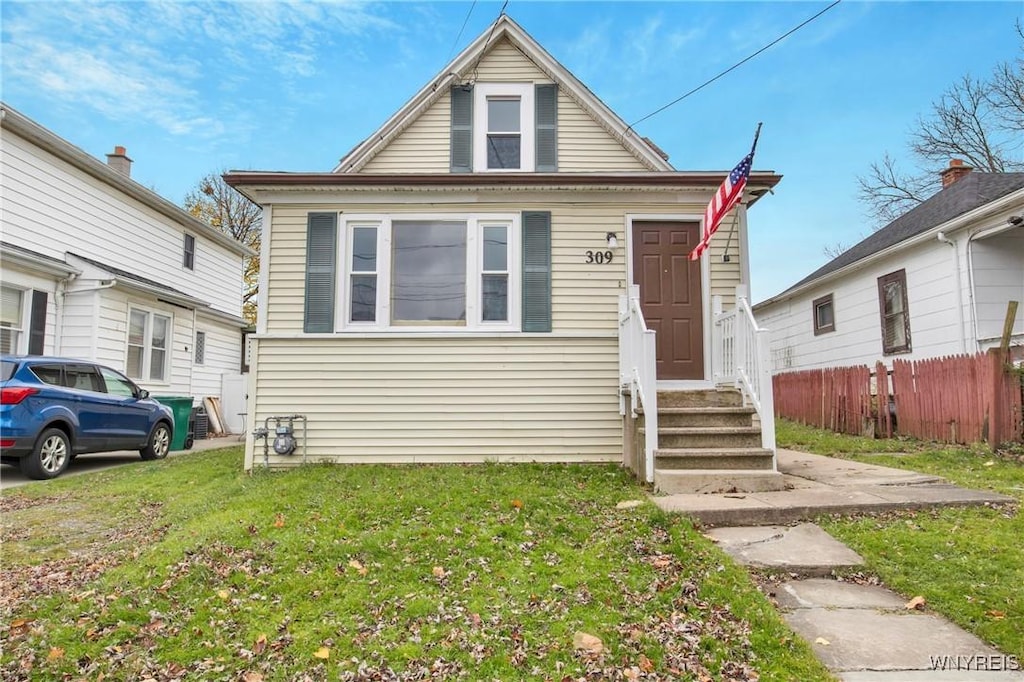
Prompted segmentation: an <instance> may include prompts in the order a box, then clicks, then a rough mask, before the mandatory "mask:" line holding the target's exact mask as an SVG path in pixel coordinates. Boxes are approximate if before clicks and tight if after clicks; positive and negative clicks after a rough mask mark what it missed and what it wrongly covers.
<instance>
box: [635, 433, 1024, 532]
mask: <svg viewBox="0 0 1024 682" xmlns="http://www.w3.org/2000/svg"><path fill="white" fill-rule="evenodd" d="M778 466H779V470H780V471H782V472H784V475H785V480H786V482H787V490H780V491H772V492H763V493H727V494H699V493H684V494H676V495H664V496H653V497H652V498H651V499H652V501H653V502H654V504H656V505H657V506H658V507H660V508H661V509H663V510H665V511H669V512H677V513H681V514H686V515H689V516H692V517H694V518H695V519H696V520H698V521H700V522H701V523H702V524H704V525H706V526H756V525H778V524H787V523H794V522H797V521H813V520H814V519H815V518H817V517H818V516H821V515H825V514H858V513H879V512H890V511H899V510H918V509H928V508H932V507H951V506H979V505H985V504H1010V503H1013V502H1015V500H1014V498H1012V497H1007V496H1004V495H998V494H996V493H992V492H988V491H979V490H968V489H966V488H961V487H959V486H955V485H952V484H950V483H948V482H946V481H945V480H943V479H941V478H938V477H935V476H927V475H923V474H918V473H916V472H913V471H903V470H900V469H892V468H889V467H883V466H878V465H875V464H862V463H860V462H851V461H848V460H842V459H835V458H831V457H823V456H821V455H811V454H807V453H803V452H795V451H792V450H785V449H781V450H779V451H778Z"/></svg>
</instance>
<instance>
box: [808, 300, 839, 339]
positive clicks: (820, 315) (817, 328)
mask: <svg viewBox="0 0 1024 682" xmlns="http://www.w3.org/2000/svg"><path fill="white" fill-rule="evenodd" d="M811 308H812V311H813V314H814V335H815V336H817V335H818V334H826V333H828V332H834V331H835V330H836V317H835V315H836V313H835V309H834V308H833V306H832V294H829V295H827V296H822V297H821V298H816V299H814V302H813V303H811Z"/></svg>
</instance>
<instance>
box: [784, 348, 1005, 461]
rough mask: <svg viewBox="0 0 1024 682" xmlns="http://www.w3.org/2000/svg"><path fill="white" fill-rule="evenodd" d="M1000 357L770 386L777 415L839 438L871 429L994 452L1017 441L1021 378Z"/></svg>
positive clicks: (818, 375) (828, 373)
mask: <svg viewBox="0 0 1024 682" xmlns="http://www.w3.org/2000/svg"><path fill="white" fill-rule="evenodd" d="M1003 358H1004V356H1003V355H1001V354H1000V353H999V351H997V350H992V351H989V352H988V353H979V354H977V355H973V356H968V355H958V356H953V357H945V358H933V359H929V360H917V361H907V360H894V361H893V368H892V372H891V373H890V372H889V371H888V370H886V368H885V365H884V364H882V363H881V362H878V363H876V365H875V371H874V372H873V373H872V372H871V371H870V370H869V369H868V368H867V367H866V366H858V367H837V368H830V369H817V370H808V371H803V372H789V373H785V374H779V375H776V376H775V377H774V381H773V384H774V393H775V409H776V412H777V414H778V415H779V416H780V417H786V418H787V419H792V420H794V421H798V422H802V423H804V424H811V425H814V426H818V427H820V428H825V429H830V430H832V431H837V432H839V433H863V432H865V430H866V428H867V427H869V426H870V425H873V428H874V429H875V432H876V433H877V435H879V436H881V437H891V436H893V435H903V436H912V437H914V438H921V439H925V440H938V441H945V442H950V443H974V442H978V441H988V442H989V444H990V445H992V446H995V445H997V444H999V443H1002V442H1005V441H1020V440H1022V439H1024V416H1022V412H1024V408H1022V396H1021V392H1022V386H1021V384H1022V377H1021V375H1020V373H1016V372H1012V371H1009V370H1008V369H1007V368H1006V363H1005V361H1004V359H1003ZM872 376H873V377H874V379H875V380H874V382H872ZM890 381H891V383H890ZM872 384H874V385H872ZM873 396H874V397H873ZM890 400H891V401H892V403H893V405H894V407H895V416H893V415H891V414H890V411H889V403H890Z"/></svg>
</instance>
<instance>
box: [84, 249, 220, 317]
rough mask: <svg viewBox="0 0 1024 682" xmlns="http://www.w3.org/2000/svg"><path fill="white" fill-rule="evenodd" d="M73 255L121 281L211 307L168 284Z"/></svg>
mask: <svg viewBox="0 0 1024 682" xmlns="http://www.w3.org/2000/svg"><path fill="white" fill-rule="evenodd" d="M69 253H71V252H69ZM71 255H72V256H74V257H75V258H79V259H81V260H84V261H85V262H86V263H91V264H92V265H95V266H96V267H98V268H100V269H102V270H106V271H107V272H109V273H110V274H112V275H117V276H118V277H120V278H121V279H125V280H128V281H131V282H135V283H137V284H143V285H145V286H147V287H149V288H151V289H157V290H159V291H163V292H166V293H167V294H171V295H173V296H175V297H176V298H181V299H185V300H191V301H195V302H196V303H201V304H203V305H209V303H206V301H203V300H202V299H199V298H196V297H195V296H190V295H189V294H186V293H185V292H184V291H179V290H177V289H175V288H174V287H169V286H167V285H166V284H161V283H160V282H156V281H154V280H151V279H148V278H146V277H143V276H141V275H136V274H135V273H134V272H128V271H127V270H122V269H121V268H115V267H114V266H113V265H107V264H106V263H101V262H100V261H98V260H93V259H92V258H86V257H85V256H83V255H81V254H77V253H71Z"/></svg>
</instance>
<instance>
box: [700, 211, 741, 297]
mask: <svg viewBox="0 0 1024 682" xmlns="http://www.w3.org/2000/svg"><path fill="white" fill-rule="evenodd" d="M703 212H704V209H703V208H702V209H701V213H703ZM735 217H736V211H735V210H733V211H731V212H730V213H729V214H728V215H727V216H725V218H723V219H722V223H721V224H720V225H719V227H718V231H717V232H715V235H714V236H713V237H712V238H711V247H710V248H709V249H708V254H709V256H710V258H709V261H710V263H711V295H712V296H721V297H722V306H723V308H724V309H725V310H728V309H729V308H732V307H733V306H734V305H736V286H737V285H738V284H739V283H740V277H741V272H740V223H739V221H738V220H734V219H735ZM733 225H735V226H736V227H735V228H733ZM730 232H731V233H732V239H731V240H730V239H729V233H730ZM726 244H728V245H729V250H728V253H729V262H728V263H725V262H723V261H722V256H724V255H725V253H726V248H725V245H726Z"/></svg>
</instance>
